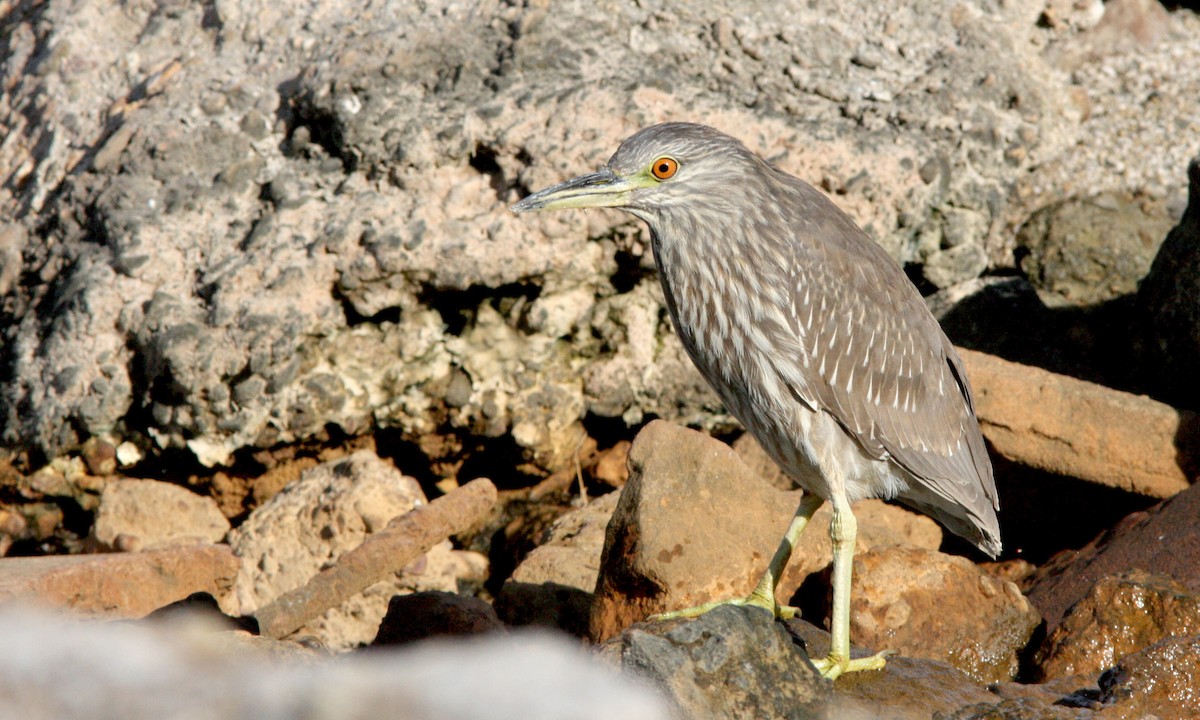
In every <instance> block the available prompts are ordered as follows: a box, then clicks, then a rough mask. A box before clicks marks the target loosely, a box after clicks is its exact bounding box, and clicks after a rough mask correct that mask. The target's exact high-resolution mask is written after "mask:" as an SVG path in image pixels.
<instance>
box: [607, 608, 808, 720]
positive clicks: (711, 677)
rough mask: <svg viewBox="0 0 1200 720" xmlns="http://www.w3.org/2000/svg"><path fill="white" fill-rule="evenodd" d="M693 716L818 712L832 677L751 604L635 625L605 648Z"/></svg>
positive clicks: (793, 715) (786, 715) (797, 715)
mask: <svg viewBox="0 0 1200 720" xmlns="http://www.w3.org/2000/svg"><path fill="white" fill-rule="evenodd" d="M601 652H602V654H603V655H604V656H606V657H608V658H609V659H610V660H612V661H613V662H614V663H616V664H618V665H619V666H620V667H621V668H622V669H623V670H625V671H626V672H629V673H632V674H634V675H637V676H640V677H642V678H645V679H647V680H649V681H651V682H652V683H653V684H654V685H656V686H658V687H660V688H662V689H663V690H665V691H666V692H667V693H668V695H669V696H670V697H671V698H672V699H673V700H674V701H675V703H676V704H677V706H678V707H679V708H680V709H681V710H682V716H683V717H689V718H703V717H711V718H730V719H731V720H732V719H735V718H736V719H741V718H745V719H746V720H749V719H750V718H755V719H760V720H770V719H773V718H796V719H797V720H799V719H802V718H821V717H825V715H824V712H823V711H822V708H823V706H824V701H825V699H826V698H828V697H829V695H830V685H829V683H828V682H826V681H825V679H824V678H822V677H821V676H820V674H819V673H817V669H816V668H815V667H813V665H812V663H811V662H809V660H808V656H807V655H806V654H805V653H804V650H803V649H801V648H800V647H799V646H798V645H797V643H796V640H795V638H793V637H792V635H791V634H790V633H788V631H787V627H786V626H785V625H784V624H783V623H777V622H775V620H774V619H773V618H772V617H771V616H770V615H769V614H768V613H766V612H763V611H762V610H758V609H754V608H735V607H730V606H726V607H720V608H717V609H716V610H713V611H712V612H709V613H706V614H704V615H701V616H700V617H699V618H696V619H694V620H681V621H672V622H663V623H649V624H646V625H636V626H634V627H632V628H629V629H628V630H625V631H624V632H622V633H621V634H620V635H618V636H616V637H614V638H612V639H611V640H609V641H608V642H606V643H605V644H604V646H603V647H602V648H601Z"/></svg>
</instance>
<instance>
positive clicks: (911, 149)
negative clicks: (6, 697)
mask: <svg viewBox="0 0 1200 720" xmlns="http://www.w3.org/2000/svg"><path fill="white" fill-rule="evenodd" d="M1043 6H1044V3H1040V2H1033V1H1031V0H1022V1H1021V2H1016V3H1008V4H1002V5H995V4H990V5H989V4H985V5H963V4H961V3H957V2H953V1H952V0H938V1H937V2H933V3H930V4H927V5H926V6H923V8H922V11H921V12H920V13H915V12H899V13H897V12H892V10H891V9H890V8H885V7H883V6H881V5H879V4H878V3H868V2H862V3H834V4H830V5H828V6H822V7H821V8H819V9H817V8H813V7H812V6H811V5H810V3H807V2H801V1H793V2H785V3H751V4H750V5H748V6H747V7H746V8H745V9H744V11H743V12H739V14H738V15H737V17H736V19H734V18H731V17H728V14H727V13H726V12H725V11H724V10H723V9H721V8H717V7H708V6H705V5H696V4H689V3H678V2H673V1H671V0H667V1H664V2H659V3H652V4H650V5H648V6H643V5H636V4H635V5H628V4H623V5H619V6H617V7H615V8H614V9H613V10H612V11H611V12H608V13H604V14H603V15H602V16H600V17H598V16H597V14H596V13H595V11H594V6H593V4H591V3H587V2H565V3H556V4H555V5H554V6H553V8H544V7H541V6H536V5H535V6H530V7H525V6H509V5H498V6H484V7H483V8H482V9H479V8H476V7H474V6H473V5H470V4H467V3H462V2H460V1H459V0H439V1H437V2H432V3H425V4H411V3H408V4H406V3H394V4H385V5H382V6H379V7H375V8H371V9H367V10H364V9H363V8H360V7H358V6H355V7H353V8H350V7H342V6H340V5H337V4H334V5H319V6H318V5H309V6H304V7H289V8H287V9H286V11H285V9H283V8H281V7H279V6H276V5H272V4H270V3H263V2H260V1H259V0H239V1H238V2H232V3H221V4H220V5H219V6H216V7H209V6H200V5H197V6H188V7H183V8H172V10H171V11H170V12H162V11H161V10H160V9H159V8H157V7H153V6H149V5H147V6H145V7H142V6H138V7H136V8H132V9H130V8H125V7H118V6H105V5H92V6H88V7H86V8H83V9H81V8H79V7H77V6H76V5H73V4H70V3H66V2H50V3H47V4H46V5H45V6H44V7H42V8H41V9H40V10H39V12H38V13H35V14H10V17H8V18H7V19H6V21H5V23H6V24H5V34H6V37H7V38H9V41H8V42H7V43H6V44H5V46H4V52H5V53H6V55H5V57H4V58H3V65H2V66H0V67H2V70H0V72H2V73H3V76H2V77H0V83H2V84H3V86H4V87H5V88H6V92H5V93H4V95H3V96H0V124H2V125H3V127H4V130H5V133H4V135H5V138H6V142H5V143H4V147H3V148H2V149H0V177H4V178H9V180H8V181H6V182H5V183H4V185H3V186H2V187H0V204H2V205H3V206H4V207H5V208H10V209H11V216H12V218H11V220H9V219H7V218H6V222H9V223H11V224H15V225H17V226H19V229H18V230H16V231H12V232H10V231H7V230H6V231H5V235H4V240H3V242H0V247H2V248H3V253H4V255H5V257H9V258H13V257H16V254H14V252H17V251H15V250H14V249H15V248H19V253H20V257H21V268H20V277H21V278H22V281H21V282H13V280H12V277H11V274H12V272H13V271H6V272H5V273H4V277H3V278H0V290H3V293H2V302H0V334H2V340H0V367H3V368H4V371H3V377H2V379H3V383H2V385H0V442H3V443H4V444H5V445H6V446H11V447H15V448H18V449H30V450H33V451H34V454H35V456H38V455H40V456H45V457H47V458H53V457H57V456H59V455H62V454H64V453H67V452H71V451H73V450H74V449H75V448H77V447H78V446H79V445H80V444H81V443H82V442H84V441H85V440H87V439H88V438H89V437H93V436H99V437H102V438H104V439H105V440H106V441H108V442H110V443H111V444H112V445H113V446H114V447H116V446H120V445H121V444H122V441H124V440H135V441H137V442H138V443H139V444H140V445H141V446H142V447H148V448H154V447H157V448H160V449H161V448H186V449H188V450H189V451H190V452H192V453H193V454H194V455H195V456H196V457H197V458H198V459H199V460H200V461H202V462H204V463H206V464H209V465H219V464H222V463H227V462H229V461H230V460H231V458H232V455H233V453H234V452H235V451H237V450H240V449H242V448H246V447H269V446H272V445H275V444H280V443H289V442H294V441H297V440H304V439H306V438H311V437H313V436H317V435H320V434H321V433H323V432H325V429H326V428H327V427H336V428H340V429H341V430H343V431H345V432H347V433H350V434H357V433H360V432H365V431H367V430H369V429H370V428H373V427H378V426H386V427H397V428H399V429H400V430H401V431H402V433H403V434H404V435H405V436H407V437H415V436H420V435H423V434H426V433H429V432H431V431H441V432H445V433H452V434H457V435H468V434H485V435H487V436H488V437H496V438H499V437H508V438H510V439H511V440H512V441H513V442H515V443H516V445H517V447H518V448H519V449H520V451H521V453H522V454H523V455H524V457H523V461H528V462H532V463H535V464H536V465H538V466H540V467H542V468H544V469H557V468H558V467H561V466H563V465H565V464H566V463H567V462H568V461H569V460H570V457H571V450H572V448H573V447H574V445H575V442H576V440H577V438H578V434H579V431H580V419H581V418H582V417H584V416H585V415H586V414H587V413H589V412H590V413H594V414H596V415H601V416H604V417H621V418H623V419H624V420H625V421H626V422H629V423H637V422H640V421H641V420H642V419H643V418H644V417H646V416H650V415H653V416H657V417H662V418H667V419H671V420H675V421H680V422H685V423H688V424H693V425H697V426H703V427H706V428H710V429H712V428H724V429H727V428H729V427H731V423H730V420H729V418H728V417H727V416H724V415H723V414H721V413H720V407H719V404H718V403H717V402H716V399H715V397H714V396H713V395H712V394H711V393H710V392H708V391H707V389H706V388H705V387H704V385H703V383H702V382H700V380H699V376H698V375H697V374H696V373H695V372H694V371H693V370H692V369H691V368H690V365H689V363H688V361H687V360H686V358H685V357H684V354H683V352H682V350H681V348H680V346H679V344H678V342H677V341H676V339H675V338H674V337H673V336H672V334H671V332H670V331H669V329H668V327H667V324H666V323H664V322H663V320H662V301H661V297H660V295H659V293H658V290H657V288H656V285H655V280H654V278H653V277H652V276H650V274H649V273H647V272H646V267H647V254H646V245H647V242H646V240H647V238H646V237H645V233H644V231H643V230H642V229H641V228H640V227H638V226H637V225H636V224H635V223H632V222H631V221H629V220H628V219H627V218H624V217H622V216H619V215H617V214H613V213H591V214H586V215H584V214H577V215H570V216H565V215H564V216H554V217H549V216H548V217H545V218H539V219H537V220H533V221H529V220H524V219H518V218H514V217H511V216H510V215H509V214H508V213H507V212H506V211H505V207H506V205H507V204H508V203H509V202H511V201H512V200H514V199H515V198H516V197H517V196H519V195H520V194H521V193H522V192H524V190H525V189H526V188H529V187H534V186H543V185H546V184H549V183H550V182H551V181H554V180H560V179H562V178H563V177H564V176H566V175H568V174H572V173H578V172H581V171H584V170H587V169H592V168H594V167H596V166H597V165H599V164H600V163H602V162H603V161H604V159H605V158H606V157H607V156H608V155H609V154H610V153H611V152H612V151H613V149H614V148H615V146H616V144H617V142H618V141H619V140H620V139H621V138H623V137H625V136H627V135H628V134H630V133H631V132H632V131H633V130H634V129H636V128H638V127H640V126H643V125H647V124H650V123H652V122H656V121H659V120H663V119H666V118H668V117H670V118H679V117H681V116H686V117H687V118H689V119H695V120H702V121H705V122H709V123H711V124H715V125H718V126H721V127H723V128H725V129H727V130H732V131H734V132H736V134H738V135H739V136H741V137H743V138H744V139H745V140H746V141H747V142H748V143H749V144H750V145H751V146H752V147H753V148H755V149H756V150H759V151H761V152H762V153H764V154H765V155H766V156H768V157H770V158H771V159H773V160H774V161H775V162H776V163H778V164H779V165H780V166H782V167H783V168H785V169H787V170H789V171H791V172H793V173H796V174H799V175H801V176H803V177H806V178H809V179H810V180H813V181H814V182H818V183H820V184H821V185H822V186H823V187H825V188H826V190H827V191H828V192H830V193H832V194H834V195H836V196H837V200H838V202H839V204H841V205H843V206H844V207H845V208H846V209H847V210H848V211H849V212H850V214H851V215H853V216H854V217H855V218H856V219H857V220H859V222H860V223H861V224H862V225H863V226H864V227H865V228H866V229H867V231H868V232H869V233H871V234H872V235H873V236H874V237H875V238H876V239H878V240H879V241H880V242H881V243H882V244H883V245H884V246H885V247H886V248H887V249H888V250H889V252H891V253H892V254H893V255H894V256H896V257H897V258H898V259H899V260H901V261H903V262H910V261H914V260H918V261H920V260H923V259H925V257H926V254H925V252H924V249H923V248H921V247H919V246H920V245H921V242H922V238H936V240H937V245H936V247H934V248H933V249H934V250H936V251H938V252H942V253H946V255H945V256H944V257H941V258H940V259H935V260H934V263H933V264H934V265H937V264H939V263H940V264H941V265H942V266H943V267H942V270H946V271H948V272H947V273H945V279H943V280H939V282H950V281H953V280H956V279H960V278H962V277H963V276H964V275H970V274H972V273H977V272H978V271H979V269H981V268H982V265H981V262H980V260H981V258H986V259H987V260H988V262H989V263H990V264H992V265H995V264H1000V265H1004V264H1007V263H1009V262H1011V260H1010V258H1011V247H1010V245H1011V243H1010V241H1009V238H1010V236H1011V232H1010V230H1011V228H1012V227H1015V225H1016V224H1017V223H1018V222H1019V221H1020V220H1021V219H1023V218H1025V217H1027V216H1028V215H1029V214H1030V212H1032V210H1033V209H1034V208H1036V207H1042V206H1045V205H1048V204H1050V203H1052V202H1054V201H1057V200H1061V199H1062V198H1063V197H1070V196H1077V195H1080V194H1081V192H1080V187H1087V188H1088V192H1089V193H1100V192H1105V191H1109V190H1117V191H1133V190H1144V191H1145V192H1147V193H1149V194H1151V195H1153V196H1155V197H1165V196H1167V195H1169V194H1170V193H1171V191H1172V189H1173V188H1174V187H1175V183H1176V181H1175V180H1174V179H1173V178H1172V177H1171V175H1170V172H1168V171H1167V170H1165V169H1166V168H1171V167H1176V166H1178V165H1177V164H1175V163H1176V161H1177V160H1178V159H1179V158H1180V157H1181V154H1182V153H1184V152H1185V151H1184V150H1182V149H1181V147H1182V146H1183V145H1184V143H1179V142H1178V141H1177V140H1178V137H1186V136H1188V134H1189V133H1192V134H1194V133H1193V132H1192V131H1193V129H1194V128H1195V122H1196V119H1195V113H1194V108H1193V107H1192V104H1191V103H1189V102H1188V101H1187V98H1192V97H1196V96H1198V95H1200V71H1195V70H1193V68H1198V67H1200V61H1197V53H1200V49H1198V48H1197V47H1196V45H1195V43H1193V42H1190V38H1193V37H1194V36H1195V34H1196V32H1197V30H1196V28H1197V27H1198V23H1197V21H1196V19H1195V18H1194V16H1192V15H1189V14H1188V13H1186V12H1181V13H1173V14H1171V15H1169V16H1166V17H1165V18H1160V19H1159V21H1157V22H1158V25H1156V27H1160V28H1161V31H1156V32H1155V33H1153V34H1152V37H1151V38H1150V41H1149V42H1148V43H1141V44H1139V45H1137V46H1136V47H1135V48H1133V49H1128V48H1125V49H1122V48H1124V46H1119V45H1118V44H1117V43H1115V41H1114V42H1112V43H1109V45H1110V46H1111V47H1108V46H1104V47H1102V49H1103V50H1104V52H1100V53H1089V54H1087V55H1086V56H1085V59H1084V61H1083V64H1082V65H1079V66H1078V67H1077V69H1076V70H1075V71H1074V75H1066V74H1065V73H1062V72H1060V71H1059V70H1058V69H1056V67H1055V66H1053V65H1052V64H1050V62H1048V61H1047V59H1046V51H1047V50H1048V49H1049V48H1051V47H1052V46H1055V45H1060V44H1064V43H1069V42H1070V41H1071V40H1072V38H1075V37H1077V36H1078V35H1080V34H1081V33H1082V32H1085V31H1086V29H1087V28H1090V27H1093V26H1095V25H1096V24H1097V23H1095V22H1091V23H1083V22H1075V21H1074V20H1070V21H1063V22H1061V23H1058V24H1054V23H1039V22H1038V19H1039V17H1040V14H1041V13H1042V12H1043ZM1070 17H1074V16H1073V15H1071V16H1070ZM781 28H782V30H781ZM1105 37H1106V36H1103V35H1102V36H1100V38H1099V40H1096V41H1089V42H1091V46H1092V47H1096V46H1097V43H1099V44H1100V45H1103V43H1105V42H1107V41H1106V40H1105V39H1104V38H1105ZM597 48H603V50H604V51H603V52H599V51H597ZM649 64H653V67H654V73H653V74H652V77H651V76H648V75H647V74H646V72H645V68H646V67H648V66H649ZM111 68H117V71H115V72H114V71H112V70H111ZM1085 88H1086V89H1085ZM45 98H55V99H56V101H55V102H52V103H49V102H44V99H45ZM113 98H120V99H121V100H119V101H116V102H114V100H113ZM947 208H951V209H953V210H947ZM13 233H15V234H13ZM14 238H23V239H14ZM943 245H944V246H945V247H943ZM960 248H966V249H960ZM959 255H961V256H963V257H958V256H959ZM964 258H965V260H964ZM943 261H944V262H943ZM968 261H969V262H968ZM6 267H7V265H6ZM458 372H462V373H463V374H465V377H466V378H468V380H469V382H470V387H469V388H467V389H466V390H467V391H464V388H463V387H461V383H457V384H454V383H451V382H450V380H451V378H452V376H454V377H457V375H455V373H458ZM451 391H452V392H451ZM448 394H449V395H450V398H449V400H450V401H451V402H447V395H448Z"/></svg>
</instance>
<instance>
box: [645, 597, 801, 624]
mask: <svg viewBox="0 0 1200 720" xmlns="http://www.w3.org/2000/svg"><path fill="white" fill-rule="evenodd" d="M722 605H734V606H737V607H757V608H762V609H763V610H766V611H767V612H769V613H771V614H772V615H774V616H775V617H776V619H779V620H791V619H792V618H794V617H796V616H798V615H799V614H800V610H799V609H798V608H794V607H791V606H789V605H780V604H779V603H777V602H775V598H774V597H767V596H766V595H765V594H764V593H761V592H759V591H758V590H757V589H756V590H755V591H754V592H752V593H750V594H749V595H747V596H746V597H744V598H730V599H728V600H715V601H713V602H707V603H704V604H703V605H697V606H695V607H690V608H684V609H682V610H672V611H671V612H665V613H658V614H657V615H651V616H650V617H648V618H646V619H647V620H651V621H659V620H678V619H680V618H695V617H700V616H701V615H703V614H704V613H706V612H708V611H709V610H712V609H714V608H718V607H720V606H722Z"/></svg>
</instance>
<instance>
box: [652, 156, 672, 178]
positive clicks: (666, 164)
mask: <svg viewBox="0 0 1200 720" xmlns="http://www.w3.org/2000/svg"><path fill="white" fill-rule="evenodd" d="M677 172H679V163H677V162H675V158H669V157H660V158H659V159H657V160H655V161H654V164H653V165H651V166H650V174H652V175H654V177H656V178H658V179H659V180H670V179H671V178H673V177H675V173H677Z"/></svg>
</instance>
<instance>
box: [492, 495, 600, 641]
mask: <svg viewBox="0 0 1200 720" xmlns="http://www.w3.org/2000/svg"><path fill="white" fill-rule="evenodd" d="M620 497H621V492H620V491H617V492H611V493H609V494H607V495H603V496H601V497H599V498H596V499H595V500H593V501H592V502H590V503H588V504H587V505H585V506H584V507H582V508H579V509H578V510H572V511H571V512H568V513H566V514H564V515H563V516H562V517H560V518H558V519H557V520H555V521H554V524H553V525H551V526H550V528H549V530H547V531H546V537H545V539H544V541H543V542H542V543H541V544H539V545H538V546H537V547H536V548H534V549H533V551H531V552H530V553H529V554H528V555H526V556H525V559H524V560H522V561H521V564H520V565H518V566H517V567H516V569H515V570H513V573H512V575H511V576H510V577H509V578H508V579H507V580H505V581H504V586H503V587H501V589H500V593H499V595H498V596H497V597H496V612H497V613H499V615H500V617H501V618H503V619H504V621H505V622H506V623H508V624H510V625H542V626H546V627H553V628H558V629H560V630H564V631H566V632H569V633H571V634H573V635H579V636H581V637H582V636H586V635H587V634H588V622H589V618H590V617H591V612H592V600H593V597H594V595H593V594H594V592H595V590H596V580H597V578H598V576H599V574H600V555H601V553H602V552H603V551H604V535H605V530H606V528H607V527H608V521H609V519H610V518H612V514H613V510H614V509H615V508H616V506H617V501H618V500H619V499H620Z"/></svg>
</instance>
